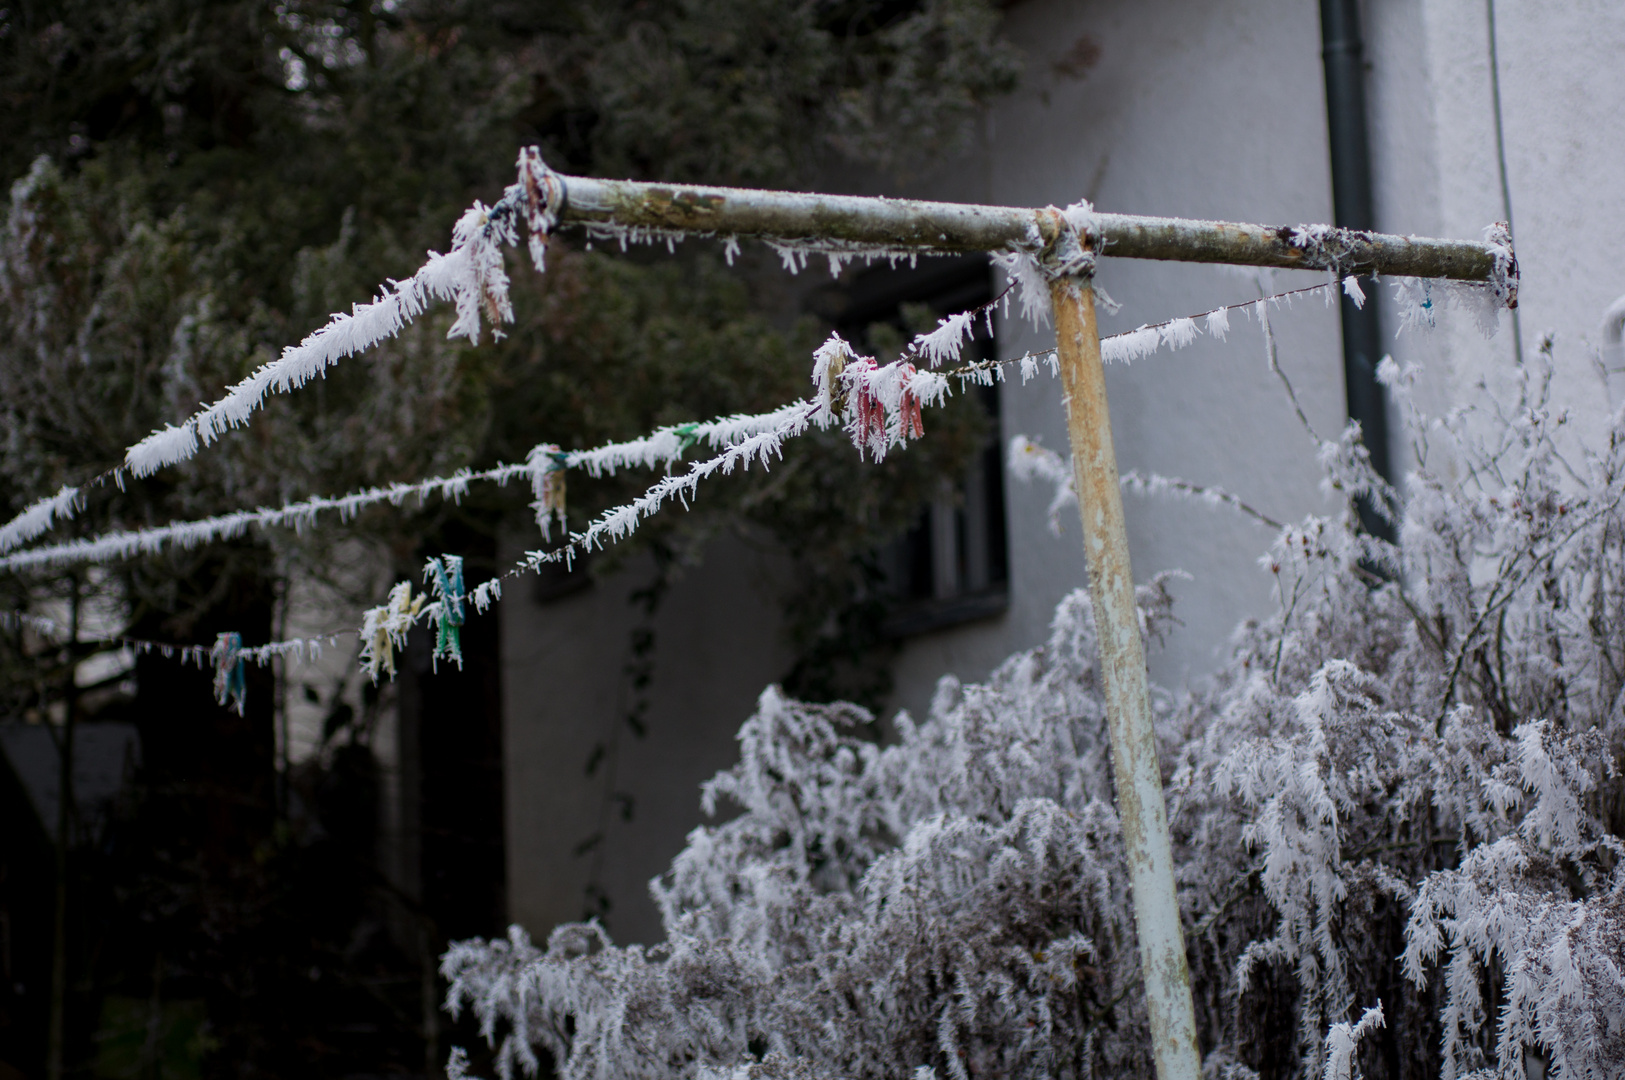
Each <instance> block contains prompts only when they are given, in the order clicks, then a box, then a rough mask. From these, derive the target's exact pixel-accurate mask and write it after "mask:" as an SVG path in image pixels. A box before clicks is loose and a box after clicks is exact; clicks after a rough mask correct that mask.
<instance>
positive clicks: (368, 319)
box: [125, 149, 557, 477]
mask: <svg viewBox="0 0 1625 1080" xmlns="http://www.w3.org/2000/svg"><path fill="white" fill-rule="evenodd" d="M556 188H557V183H556V177H554V176H553V174H552V173H551V170H548V169H547V167H546V166H545V165H543V164H542V162H541V158H540V156H539V155H537V154H536V153H535V152H534V150H530V149H527V150H526V151H524V152H522V153H521V154H520V157H519V180H518V182H516V183H514V184H512V185H510V186H509V188H508V190H507V191H506V192H505V193H504V194H503V197H502V199H501V200H499V201H498V202H497V203H496V204H495V205H494V206H486V205H484V204H483V203H480V202H478V201H476V202H475V203H474V205H473V206H472V207H470V208H469V209H468V210H467V211H465V212H464V214H463V216H462V217H461V218H460V219H459V220H458V222H457V224H456V226H455V227H454V228H453V229H452V247H451V250H450V251H449V252H448V253H447V254H445V255H441V254H439V253H438V252H434V251H431V252H429V258H428V261H427V262H425V263H424V264H423V266H422V267H420V268H419V269H418V271H417V272H416V273H415V274H413V275H412V276H411V277H410V278H408V279H407V280H405V281H391V282H390V283H389V287H388V288H387V289H385V290H384V292H383V294H382V295H381V296H379V297H378V298H377V299H376V300H374V301H373V302H371V303H369V304H358V305H355V306H354V307H353V308H352V309H351V311H350V313H349V314H348V315H344V314H339V315H334V316H333V318H332V320H331V321H329V322H328V324H327V325H326V326H323V327H322V328H321V329H319V330H317V331H316V332H315V333H313V334H311V335H310V336H309V337H307V338H305V340H304V341H302V342H300V343H299V344H298V345H291V346H289V347H288V348H286V349H284V350H283V352H282V355H281V356H279V357H278V358H277V359H275V360H273V361H271V362H270V363H268V364H264V365H261V366H260V367H259V368H258V369H257V370H256V371H255V372H254V373H253V374H252V375H250V376H249V377H248V378H246V379H244V380H243V381H242V382H240V383H238V384H237V385H236V386H234V387H232V388H231V389H230V390H229V391H227V393H226V395H225V397H223V398H221V399H220V400H219V401H216V402H215V403H214V404H212V405H209V406H207V407H205V408H204V409H202V410H200V411H199V412H197V413H195V414H194V415H193V416H191V417H189V418H188V419H186V420H185V421H184V422H182V423H181V424H179V425H176V424H169V425H166V426H165V427H164V428H163V429H162V430H161V431H155V432H153V433H152V434H151V435H149V436H148V437H147V438H145V439H143V440H141V441H140V442H138V443H136V444H135V445H134V446H132V447H130V448H129V449H128V450H127V451H125V464H126V465H127V466H128V468H129V469H130V471H131V472H132V473H134V474H135V475H136V476H138V477H139V476H148V475H150V474H152V473H153V472H156V471H157V470H158V469H161V468H163V467H165V466H167V465H173V464H175V463H177V462H180V461H185V460H186V459H187V458H190V457H192V456H193V455H194V454H196V453H197V451H198V448H199V445H200V444H201V445H205V446H206V445H208V444H210V443H212V442H213V441H214V440H215V439H217V438H219V437H220V436H221V435H222V434H224V433H225V432H226V431H227V430H229V429H231V428H235V427H239V426H241V425H243V424H246V423H248V421H249V417H250V416H252V415H253V413H254V411H255V410H256V409H258V408H259V407H260V406H261V405H262V404H263V403H264V400H265V395H266V394H268V393H287V392H288V391H289V390H291V389H294V388H297V387H301V386H303V385H305V383H307V382H309V381H310V380H311V379H312V378H315V377H316V376H318V375H322V374H324V373H325V372H326V371H327V369H328V368H329V367H331V366H332V365H333V364H335V363H337V362H338V361H340V360H342V359H344V358H345V357H347V356H352V355H354V354H356V353H358V352H362V351H364V350H366V349H369V348H371V347H372V346H374V345H376V344H377V343H378V342H380V341H383V340H384V339H385V338H389V337H394V336H395V335H396V334H398V333H400V331H401V329H402V328H403V327H405V326H406V325H407V324H408V323H410V322H411V321H412V320H413V319H415V318H416V317H417V316H418V315H420V314H422V313H423V311H424V310H425V309H426V308H427V307H428V305H429V303H430V302H431V301H434V300H452V301H453V302H454V303H455V307H456V311H457V318H456V320H455V321H454V322H453V323H452V326H451V329H450V331H449V332H448V334H447V336H448V337H451V338H457V337H466V338H467V339H468V340H469V342H470V343H472V344H478V343H479V336H480V321H481V319H482V318H485V319H489V320H490V322H491V326H492V333H493V334H495V335H497V336H500V335H501V331H500V329H499V327H500V326H501V324H502V323H505V322H512V321H513V308H512V305H511V303H510V301H509V299H508V275H507V271H506V270H505V269H504V267H503V259H502V245H503V244H513V243H516V242H517V241H518V232H517V230H516V229H515V225H514V223H515V220H516V218H518V217H520V216H523V217H524V219H525V220H526V222H527V223H528V224H529V226H530V229H531V237H530V240H531V243H530V252H531V256H532V258H533V259H534V260H535V262H536V266H537V269H541V267H542V259H543V256H544V254H545V251H546V245H545V240H546V230H547V229H548V228H550V227H551V225H552V224H553V223H554V221H555V220H556V219H555V214H556V208H555V207H550V206H544V205H541V204H540V203H539V202H538V199H541V198H543V197H546V196H547V195H548V194H549V193H550V192H554V191H555V189H556ZM552 197H555V198H556V197H557V196H556V194H554V195H553V196H552Z"/></svg>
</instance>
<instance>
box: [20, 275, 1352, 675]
mask: <svg viewBox="0 0 1625 1080" xmlns="http://www.w3.org/2000/svg"><path fill="white" fill-rule="evenodd" d="M1336 287H1337V285H1336V283H1335V282H1321V283H1318V284H1315V285H1311V286H1305V287H1302V288H1297V289H1289V290H1285V291H1283V292H1278V293H1274V294H1272V295H1270V296H1266V297H1262V298H1260V299H1256V300H1248V301H1244V302H1239V303H1234V304H1224V305H1220V306H1218V307H1215V308H1210V309H1208V310H1206V311H1202V312H1198V313H1196V314H1194V315H1187V316H1179V317H1175V318H1170V319H1165V320H1163V321H1162V322H1158V323H1150V324H1146V325H1143V326H1140V327H1137V328H1136V329H1135V330H1132V331H1127V332H1125V333H1122V334H1115V335H1111V336H1110V337H1107V338H1104V339H1102V341H1103V343H1104V342H1107V341H1111V340H1112V339H1113V338H1125V337H1128V336H1130V335H1133V334H1139V333H1143V332H1145V331H1149V330H1160V329H1162V328H1165V327H1168V326H1170V325H1172V324H1174V323H1178V322H1181V321H1191V320H1196V319H1205V318H1206V317H1208V316H1210V315H1213V314H1215V313H1218V312H1221V311H1223V312H1228V311H1235V310H1242V309H1257V308H1260V307H1261V306H1262V305H1265V304H1269V303H1280V302H1281V301H1283V300H1287V299H1289V298H1291V297H1294V296H1300V295H1307V294H1311V293H1324V292H1326V291H1328V290H1334V289H1336ZM1345 287H1346V286H1345ZM1010 289H1011V287H1010V286H1006V288H1005V289H1004V290H1002V291H1001V292H1000V293H999V295H998V296H996V297H994V298H993V299H992V300H990V301H988V302H987V303H985V304H982V305H978V306H977V307H976V308H973V309H969V310H968V311H967V312H961V313H959V316H958V317H960V318H964V317H965V316H967V315H968V316H969V317H970V319H969V324H970V325H974V321H975V319H976V318H979V317H981V316H983V315H984V314H986V313H988V312H990V311H991V310H993V309H994V308H995V307H997V306H998V305H999V304H1000V303H1002V302H1004V300H1005V299H1006V298H1007V297H1008V296H1009V294H1010ZM946 324H947V320H944V325H946ZM924 336H926V335H922V336H921V337H919V338H916V339H915V344H914V345H912V346H911V347H910V349H907V350H904V352H903V353H902V354H901V355H900V357H899V360H898V362H906V361H911V360H918V359H922V356H921V353H920V351H919V350H918V348H917V346H918V343H919V341H920V340H922V338H923V337H924ZM1054 353H1055V350H1054V349H1046V350H1036V351H1032V352H1028V353H1024V354H1023V355H1021V356H1016V357H1010V358H1007V359H1002V360H979V361H973V362H971V363H967V364H963V365H959V366H957V367H954V368H949V369H946V370H944V371H942V372H941V375H942V376H943V377H945V378H957V379H959V380H960V381H961V384H963V383H964V382H967V381H970V380H972V379H974V378H976V377H977V376H978V375H984V374H986V373H989V372H993V371H998V372H1000V377H1001V378H1002V370H1003V368H1005V367H1006V366H1008V365H1010V364H1022V363H1026V362H1033V361H1036V360H1039V359H1043V358H1046V357H1051V356H1053V355H1054ZM798 406H799V407H800V409H798V408H797V407H798ZM817 408H818V406H817V403H816V402H813V401H810V400H808V399H802V400H801V401H799V402H795V403H792V404H791V405H789V406H782V407H781V408H780V409H778V410H774V412H773V413H766V414H758V415H757V416H743V417H731V418H723V420H718V421H711V422H709V425H712V426H714V425H718V424H720V423H722V422H724V421H725V420H726V421H734V422H736V423H737V422H741V421H750V420H760V419H764V418H767V417H771V416H774V415H779V414H785V413H801V412H803V411H804V412H805V414H807V415H805V416H802V417H800V419H801V420H806V419H808V418H809V417H810V414H811V413H813V412H814V411H816V409H817ZM704 426H708V425H706V424H680V425H672V426H669V427H666V428H661V429H657V431H656V432H655V433H653V435H652V436H644V437H642V438H640V439H634V440H625V441H623V442H620V443H610V444H606V445H605V446H602V447H597V448H593V449H591V450H584V451H568V452H564V451H560V452H558V453H557V454H555V455H553V456H554V458H555V459H566V460H565V461H560V462H559V465H560V467H561V468H562V467H569V465H568V464H567V459H569V458H577V459H585V458H588V457H600V458H601V457H604V456H606V455H607V456H611V457H613V454H611V453H610V452H612V451H614V450H616V449H618V448H624V447H631V446H634V445H637V444H639V443H646V442H647V441H648V440H649V439H651V438H652V437H655V436H660V435H664V434H676V433H682V432H685V429H686V431H687V432H689V433H691V432H692V431H693V430H695V429H698V428H700V427H704ZM793 426H794V423H788V424H785V425H782V426H781V427H780V428H778V429H774V430H772V431H770V432H768V433H767V434H777V435H780V436H782V437H794V436H795V435H797V434H801V433H803V432H804V431H805V430H806V429H807V427H808V426H809V425H807V424H805V423H803V424H802V426H801V428H800V429H799V430H796V431H795V432H793V433H791V432H790V431H789V430H788V429H789V428H790V427H793ZM690 445H691V444H690ZM740 445H741V444H738V443H735V444H730V445H729V446H728V447H727V448H726V449H725V450H724V453H723V454H722V455H719V456H718V457H717V458H715V459H712V461H711V462H696V463H694V465H693V466H692V467H691V473H690V474H689V475H690V476H694V475H695V472H696V471H698V470H701V469H705V467H706V466H712V467H711V468H709V469H706V471H705V472H703V473H701V474H700V476H701V477H702V478H703V476H708V475H710V473H711V472H714V471H715V468H716V466H715V464H714V463H715V462H717V461H720V460H722V458H724V457H727V456H728V455H729V454H730V453H733V454H735V455H736V456H739V454H738V452H739V449H740ZM775 448H776V444H775ZM686 449H687V447H686V446H685V447H683V449H682V450H680V451H679V453H678V455H677V456H676V457H675V458H673V459H670V460H680V459H681V453H682V452H686ZM744 456H745V457H749V456H750V455H749V454H748V453H747V454H745V455H744ZM746 464H747V467H748V462H747V463H746ZM611 468H612V469H613V466H612V467H611ZM531 469H532V466H530V465H498V466H496V467H494V468H492V469H487V470H481V471H479V472H466V471H465V472H461V473H457V474H453V475H452V476H450V477H436V478H431V479H429V480H423V481H419V482H417V483H414V484H395V485H391V486H390V487H389V488H373V489H368V490H367V491H363V492H358V493H352V494H350V495H346V496H340V497H334V498H324V497H320V496H317V497H313V498H311V499H307V500H302V501H301V502H299V503H293V504H287V505H285V506H283V507H281V508H279V509H278V510H264V511H257V512H248V514H247V516H248V517H253V516H254V515H255V514H261V513H263V514H265V515H267V516H276V517H282V518H292V519H305V518H313V517H314V515H315V514H316V513H317V512H319V511H320V510H323V509H340V510H341V512H344V511H345V509H346V508H347V507H350V506H351V505H352V504H355V503H356V501H357V500H359V499H365V500H368V501H367V502H366V503H364V504H363V505H372V504H374V503H376V502H382V501H391V502H395V503H396V505H399V504H400V503H401V502H404V500H405V499H406V498H408V497H410V496H411V495H413V494H416V495H418V496H419V497H420V498H421V497H425V496H426V495H427V494H428V493H429V492H432V491H433V490H434V489H436V488H440V489H441V491H442V496H443V497H448V496H449V497H457V496H460V495H461V493H462V491H463V489H465V488H466V485H467V483H469V482H471V481H476V480H497V481H498V482H506V481H507V480H508V479H512V478H514V477H515V476H519V475H527V474H528V473H529V472H530V471H531ZM122 471H123V470H122V468H114V469H109V470H107V471H105V472H103V473H101V474H99V475H98V476H97V477H95V478H93V479H92V480H91V481H88V482H87V483H86V485H85V486H92V485H99V484H103V483H105V482H106V481H107V480H108V479H113V478H120V479H121V477H120V475H119V474H121V473H122ZM673 479H674V478H672V477H669V476H668V477H666V478H664V479H663V480H662V481H660V482H658V483H657V484H656V485H654V486H653V487H651V488H650V489H649V491H647V492H646V493H645V495H644V496H643V497H642V498H641V499H640V500H635V501H634V502H633V503H629V504H625V505H624V506H622V507H615V508H611V509H610V510H608V511H605V512H604V514H601V515H600V517H599V519H598V522H596V523H595V526H601V525H602V523H603V522H605V521H606V520H607V519H608V518H610V517H611V516H612V515H614V514H615V513H616V512H617V511H623V512H624V511H625V510H626V509H627V508H628V507H634V506H637V505H638V504H639V503H641V502H643V501H646V500H650V499H653V500H654V501H655V503H656V505H655V510H658V507H659V505H661V504H663V503H664V501H666V500H667V499H669V498H673V497H678V498H683V499H684V501H685V505H686V496H685V495H683V494H682V493H681V491H680V490H676V491H673V492H672V493H669V494H656V493H657V492H660V489H661V488H662V486H663V485H668V484H669V483H670V482H671V481H673ZM675 479H677V480H678V481H682V480H684V479H687V478H686V477H680V478H675ZM697 484H698V480H697V479H695V480H694V481H693V482H692V483H690V484H688V485H687V486H688V488H689V489H690V490H693V489H695V488H697ZM653 512H655V511H654V510H652V511H650V513H653ZM233 516H234V515H221V516H219V517H217V518H211V519H201V520H200V521H194V522H179V523H172V524H171V525H168V526H159V527H157V528H156V529H154V530H137V531H134V532H132V533H131V534H128V535H142V534H150V533H154V532H158V531H161V530H178V529H181V528H184V527H187V526H199V525H205V524H209V523H211V522H219V521H224V520H228V519H230V518H232V517H233ZM249 523H250V524H255V525H260V526H261V527H263V524H264V523H263V522H260V521H250V522H249ZM633 528H635V524H634V525H633ZM239 531H240V530H239ZM606 531H607V532H610V534H611V536H610V542H611V543H613V542H616V541H618V540H619V539H620V537H621V536H623V535H626V533H615V532H614V531H613V530H611V529H607V528H598V530H597V531H596V532H595V531H594V530H593V529H592V528H589V530H588V531H586V532H583V533H576V534H572V535H571V536H570V538H569V540H568V541H567V542H566V543H565V544H563V545H561V546H559V547H558V548H555V549H553V550H552V551H548V552H543V551H535V552H528V553H527V555H526V558H524V559H522V560H520V561H519V562H518V563H516V564H515V565H513V566H511V567H509V568H507V569H506V570H504V571H502V572H501V573H499V574H498V575H496V576H495V577H493V578H491V579H489V580H487V581H486V582H483V583H482V584H481V585H479V586H476V587H475V588H474V589H471V590H468V591H467V592H465V593H463V594H461V595H460V596H458V597H456V598H455V599H456V600H458V601H472V602H473V603H474V604H475V606H476V608H477V609H478V610H480V611H484V609H485V607H486V606H488V605H489V603H491V602H492V601H494V600H496V599H499V598H500V594H501V585H500V583H501V582H502V581H504V580H510V579H513V578H517V577H519V576H521V575H523V574H526V573H530V572H534V571H536V570H538V569H540V567H541V566H542V565H544V564H549V563H557V562H564V563H566V565H569V564H570V562H571V561H572V560H573V556H574V555H575V554H576V553H578V552H585V551H590V550H592V546H593V545H594V544H597V545H599V546H601V545H602V544H603V540H602V536H603V534H604V533H605V532H606ZM630 531H631V530H630V529H628V530H626V532H627V533H629V532H630ZM111 535H113V536H115V537H116V536H117V535H119V534H111ZM98 539H103V540H105V539H106V537H103V538H90V540H88V541H77V542H75V543H77V544H88V543H94V542H96V541H97V540H98ZM43 550H45V549H29V550H27V551H24V552H22V553H19V554H20V555H23V556H26V555H30V554H32V553H33V552H36V551H43ZM13 558H15V557H13ZM11 563H12V559H8V558H0V567H5V566H7V565H8V564H11ZM440 607H441V604H440V603H439V602H436V603H432V604H429V605H427V606H425V607H423V608H421V609H420V610H419V611H417V612H415V613H414V615H413V623H414V625H415V624H416V623H417V622H419V621H422V620H424V619H431V620H432V619H433V618H434V617H436V616H437V615H438V614H439V609H440ZM0 622H5V623H8V624H10V625H13V626H16V625H32V626H33V627H34V628H35V629H36V630H37V631H39V632H42V633H50V634H52V635H53V636H55V635H57V634H59V633H60V632H61V627H58V626H57V625H56V624H55V623H53V622H52V621H51V620H49V619H44V618H42V617H39V616H33V615H29V614H26V613H22V612H0ZM359 633H360V630H359V629H357V628H348V629H344V630H338V631H334V632H332V633H328V634H321V635H317V636H315V637H311V638H299V639H292V640H289V641H276V642H268V643H266V644H264V645H258V646H248V647H244V648H242V649H240V650H237V651H235V653H234V654H233V655H234V656H235V657H237V658H240V659H244V660H250V661H253V662H255V663H260V664H263V663H265V662H267V661H269V660H270V659H272V658H274V657H277V656H290V655H291V656H295V657H296V658H298V659H300V660H303V659H304V658H305V656H306V654H311V655H313V656H319V655H320V651H321V648H322V646H323V643H324V642H325V643H326V644H327V645H328V646H332V645H334V644H336V641H337V638H339V637H341V636H348V635H351V634H359ZM80 640H81V641H87V642H94V643H105V644H117V645H120V646H124V647H129V648H132V649H135V650H137V651H142V652H152V651H157V652H159V653H160V654H161V655H163V656H166V657H171V656H175V655H179V656H180V657H181V659H182V660H183V662H192V663H196V664H198V665H199V666H202V665H203V663H204V661H205V660H207V659H208V658H209V656H210V654H211V651H212V650H213V648H214V647H213V646H211V645H202V644H191V645H181V644H176V643H171V642H159V641H152V640H148V639H142V638H133V637H129V636H127V635H118V634H114V635H102V636H97V637H94V638H90V639H85V638H81V639H80Z"/></svg>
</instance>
